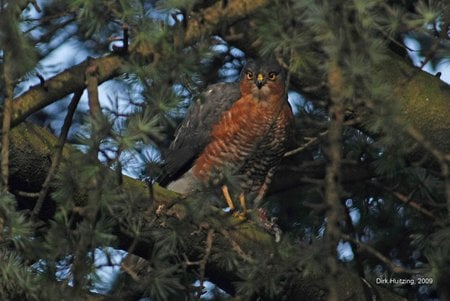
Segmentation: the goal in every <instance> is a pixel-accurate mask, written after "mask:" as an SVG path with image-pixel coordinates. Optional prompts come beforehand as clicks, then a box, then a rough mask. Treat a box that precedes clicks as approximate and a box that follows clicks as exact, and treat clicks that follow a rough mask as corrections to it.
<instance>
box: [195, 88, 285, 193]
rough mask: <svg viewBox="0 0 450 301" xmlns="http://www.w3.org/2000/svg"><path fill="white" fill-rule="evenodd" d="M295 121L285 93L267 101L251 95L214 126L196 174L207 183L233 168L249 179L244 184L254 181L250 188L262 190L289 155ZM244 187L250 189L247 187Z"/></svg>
mask: <svg viewBox="0 0 450 301" xmlns="http://www.w3.org/2000/svg"><path fill="white" fill-rule="evenodd" d="M241 91H242V86H241ZM242 92H245V91H242ZM280 92H281V91H280ZM292 120H293V116H292V111H291V109H290V106H289V104H288V103H287V101H286V100H285V99H284V97H282V94H281V93H280V94H278V93H274V94H272V95H270V96H269V97H267V98H266V99H264V100H259V99H255V98H254V97H253V96H252V94H251V93H248V94H246V95H244V96H243V97H241V99H239V100H238V101H237V102H236V103H235V104H234V105H233V106H232V108H231V109H230V110H228V111H226V112H225V113H224V114H223V115H222V117H221V119H220V121H219V123H218V124H216V125H215V126H214V127H213V131H212V133H211V142H210V143H209V144H208V145H207V146H206V148H205V149H204V151H203V152H202V153H201V154H200V156H199V157H198V159H197V160H196V162H195V164H194V168H193V173H194V175H195V176H196V177H198V178H200V179H201V180H202V181H205V182H207V181H208V180H210V178H211V177H214V176H215V174H216V173H218V172H220V170H221V169H224V168H230V169H231V170H232V171H233V172H234V173H237V176H241V177H246V178H248V179H243V180H244V181H247V182H248V180H249V179H251V182H252V183H248V184H249V185H248V186H253V187H258V188H259V186H260V185H262V184H263V182H264V178H265V175H266V174H267V172H268V171H269V170H270V168H271V167H272V165H274V164H278V161H279V160H280V159H281V157H282V156H283V154H284V152H285V145H286V141H287V139H288V137H287V136H288V132H289V128H290V125H291V123H292ZM241 186H242V188H244V190H247V189H245V186H246V185H241ZM252 190H253V189H252ZM246 192H248V191H246Z"/></svg>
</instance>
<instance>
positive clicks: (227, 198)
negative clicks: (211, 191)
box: [222, 185, 247, 219]
mask: <svg viewBox="0 0 450 301" xmlns="http://www.w3.org/2000/svg"><path fill="white" fill-rule="evenodd" d="M222 194H223V196H224V198H225V201H226V202H227V205H228V207H230V210H231V211H232V212H233V215H235V216H237V217H238V218H240V219H245V218H246V216H245V215H246V214H247V206H246V204H245V197H244V194H243V193H241V194H240V195H239V202H240V204H241V207H242V210H243V213H238V212H236V207H235V206H234V203H233V199H232V198H231V195H230V191H229V190H228V186H227V185H223V186H222Z"/></svg>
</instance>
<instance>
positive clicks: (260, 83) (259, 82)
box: [256, 73, 264, 89]
mask: <svg viewBox="0 0 450 301" xmlns="http://www.w3.org/2000/svg"><path fill="white" fill-rule="evenodd" d="M263 85H264V75H262V74H261V73H258V75H257V76H256V86H257V87H258V89H261V87H262V86H263Z"/></svg>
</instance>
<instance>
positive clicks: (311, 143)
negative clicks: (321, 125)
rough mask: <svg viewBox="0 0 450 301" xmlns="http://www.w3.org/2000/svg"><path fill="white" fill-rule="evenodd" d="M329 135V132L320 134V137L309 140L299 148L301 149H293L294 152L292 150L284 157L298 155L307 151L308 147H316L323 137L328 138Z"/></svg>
mask: <svg viewBox="0 0 450 301" xmlns="http://www.w3.org/2000/svg"><path fill="white" fill-rule="evenodd" d="M327 134H328V130H326V131H324V132H321V133H319V135H318V136H316V137H313V138H310V139H309V140H308V142H306V143H303V144H302V145H301V146H299V147H297V148H295V149H293V150H290V151H288V152H286V153H285V154H284V157H289V156H293V155H296V154H298V153H300V152H302V151H304V150H305V149H307V148H308V147H310V146H312V145H315V144H316V143H318V142H319V138H322V137H324V136H326V135H327Z"/></svg>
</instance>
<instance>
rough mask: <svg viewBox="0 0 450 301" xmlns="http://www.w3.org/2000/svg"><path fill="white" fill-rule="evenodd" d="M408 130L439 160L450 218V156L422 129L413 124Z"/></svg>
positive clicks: (449, 217) (449, 216)
mask: <svg viewBox="0 0 450 301" xmlns="http://www.w3.org/2000/svg"><path fill="white" fill-rule="evenodd" d="M406 132H407V133H408V134H409V135H410V136H411V137H412V138H413V139H415V140H416V141H417V142H418V143H420V144H421V145H422V146H423V147H424V148H425V149H426V150H427V151H429V152H430V153H431V154H432V155H433V156H434V157H435V158H436V160H437V161H438V162H439V165H440V168H441V173H442V176H443V178H444V183H445V195H446V200H447V216H448V219H449V220H450V166H449V162H450V156H449V155H446V154H444V153H442V152H441V151H440V150H438V149H437V148H436V147H435V146H434V145H433V144H432V143H431V142H430V141H429V140H428V139H427V138H426V137H425V136H424V135H423V134H422V133H421V132H420V131H418V130H417V129H416V128H414V127H412V126H408V127H406Z"/></svg>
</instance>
